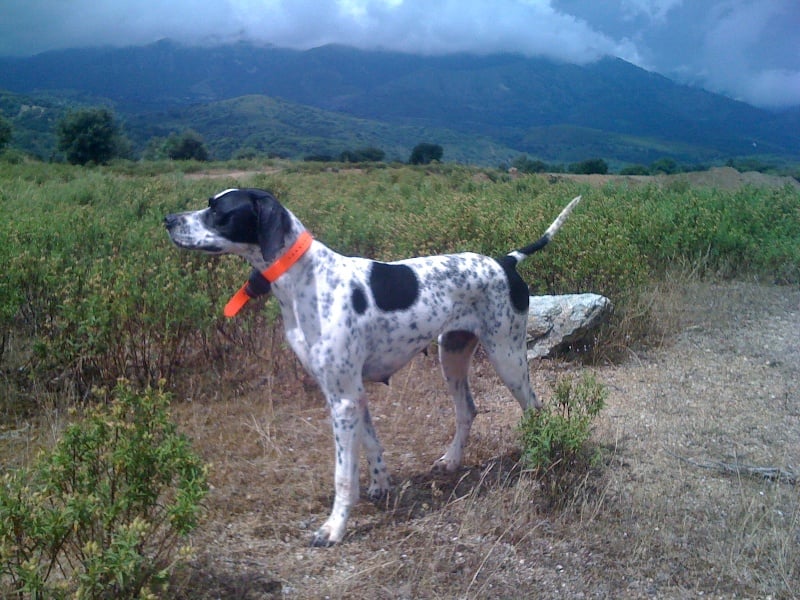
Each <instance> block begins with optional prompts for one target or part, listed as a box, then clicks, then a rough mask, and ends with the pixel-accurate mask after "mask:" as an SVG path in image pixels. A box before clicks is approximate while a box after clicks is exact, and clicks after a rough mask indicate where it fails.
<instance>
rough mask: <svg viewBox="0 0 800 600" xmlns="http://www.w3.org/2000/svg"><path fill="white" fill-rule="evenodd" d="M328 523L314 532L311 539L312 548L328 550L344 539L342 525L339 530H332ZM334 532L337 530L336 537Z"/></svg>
mask: <svg viewBox="0 0 800 600" xmlns="http://www.w3.org/2000/svg"><path fill="white" fill-rule="evenodd" d="M329 521H330V520H329ZM329 521H328V522H326V523H325V524H324V525H323V526H322V527H320V528H319V529H317V530H316V531H315V532H314V536H313V537H312V538H311V546H312V547H313V548H330V547H331V546H334V545H336V544H338V543H339V542H341V541H342V538H344V524H342V526H341V527H340V528H334V527H332V526H331V524H330V522H329ZM335 530H338V535H337V533H336V531H335Z"/></svg>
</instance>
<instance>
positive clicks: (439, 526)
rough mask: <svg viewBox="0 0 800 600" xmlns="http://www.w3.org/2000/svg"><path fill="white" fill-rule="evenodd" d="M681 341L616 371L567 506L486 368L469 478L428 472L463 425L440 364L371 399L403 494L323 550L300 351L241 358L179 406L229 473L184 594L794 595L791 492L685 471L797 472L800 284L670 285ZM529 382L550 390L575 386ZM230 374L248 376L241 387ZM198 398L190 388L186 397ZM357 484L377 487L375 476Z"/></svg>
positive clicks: (413, 370) (602, 376)
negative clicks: (524, 442)
mask: <svg viewBox="0 0 800 600" xmlns="http://www.w3.org/2000/svg"><path fill="white" fill-rule="evenodd" d="M656 302H657V303H659V304H657V305H656V309H657V311H658V312H659V314H661V315H662V317H663V318H664V319H669V320H670V322H671V326H672V327H673V328H674V331H675V332H676V333H675V336H674V337H673V338H671V339H670V340H669V342H668V343H667V344H666V345H665V346H664V347H663V348H660V349H657V350H652V351H648V352H645V353H641V354H638V355H632V356H631V358H630V360H628V361H626V362H625V363H624V364H621V365H614V366H601V367H592V370H593V371H594V372H595V373H596V375H597V377H598V379H599V380H600V381H602V382H604V383H605V384H606V385H607V386H608V388H609V391H610V394H609V400H608V406H607V408H606V409H605V410H604V411H603V413H601V416H600V422H599V424H598V427H597V429H596V431H595V440H596V442H597V443H598V444H600V445H601V446H602V447H603V448H604V460H603V465H602V466H601V467H600V468H599V469H597V470H596V471H594V472H590V473H586V474H583V476H582V477H581V478H580V479H579V481H578V484H577V485H576V486H575V488H574V489H573V490H572V491H571V492H570V497H569V498H565V499H564V502H563V503H562V504H561V505H560V506H555V507H554V506H552V505H551V504H548V503H547V502H545V500H544V498H545V497H546V495H545V494H543V493H542V490H541V489H539V487H538V486H539V484H538V483H537V481H536V480H535V479H534V478H532V477H531V476H530V475H529V474H527V473H524V472H522V470H521V469H520V467H519V465H518V463H517V459H518V456H519V453H518V449H517V443H516V433H515V429H514V428H515V426H516V423H517V421H518V419H519V417H520V413H519V407H518V406H517V404H516V402H514V401H513V399H512V398H511V397H510V394H508V392H507V391H506V390H505V389H504V388H503V387H502V385H501V384H500V383H499V381H498V380H497V378H496V377H495V375H494V373H493V371H492V369H491V367H490V366H489V365H488V363H486V362H484V361H483V360H480V357H479V360H478V361H477V364H476V366H475V369H474V373H473V378H472V379H473V388H474V391H475V396H476V402H477V405H478V409H479V411H480V413H481V414H480V415H479V417H478V419H477V420H476V422H475V426H474V433H473V437H472V440H471V443H470V446H469V448H468V453H467V456H466V460H465V466H464V468H462V469H461V470H460V471H459V472H458V473H457V474H456V475H455V476H453V477H434V476H433V475H431V474H430V473H429V470H428V469H429V466H430V464H431V462H432V461H433V460H434V459H435V458H437V457H438V456H439V455H440V454H441V452H442V451H443V449H444V448H445V446H446V444H447V442H448V441H449V436H450V435H451V433H452V429H453V418H452V408H451V406H450V402H449V399H448V397H447V394H446V391H445V388H444V385H443V384H442V382H441V377H440V375H439V372H438V365H437V359H436V358H435V353H431V354H430V355H429V356H420V357H418V358H417V359H415V360H414V361H413V362H412V363H411V365H409V366H408V367H407V368H406V369H405V370H403V371H401V372H400V373H398V374H397V375H396V376H395V377H394V378H393V379H392V382H391V385H390V386H388V387H386V386H375V387H373V388H372V389H371V390H370V391H371V393H372V397H371V410H372V412H373V415H374V418H375V421H376V427H377V429H378V432H379V435H380V437H381V440H382V442H383V444H384V446H385V447H386V459H387V463H388V464H389V466H390V469H391V473H392V476H393V480H394V483H395V486H396V487H395V491H394V493H393V494H392V495H391V496H390V497H389V498H388V499H386V500H385V501H384V502H383V503H381V504H379V505H374V504H371V503H369V502H368V501H366V500H364V501H362V503H361V504H360V505H359V507H358V508H357V509H356V511H355V514H354V516H353V518H352V520H351V523H350V527H349V532H348V535H347V537H346V538H345V541H344V542H343V543H342V544H341V545H339V546H338V547H335V548H332V549H313V548H309V547H308V541H309V539H310V536H311V533H312V532H313V531H314V529H315V528H316V527H317V526H318V525H319V524H320V523H321V522H322V521H323V520H324V519H325V517H326V516H327V511H328V510H329V507H330V504H331V501H332V494H333V485H332V471H333V468H332V460H333V459H332V440H331V433H330V425H329V422H328V417H327V410H326V409H325V406H324V400H323V399H322V397H321V395H320V394H319V392H317V391H316V389H315V388H314V387H313V385H312V384H311V382H310V381H309V380H308V379H307V378H305V377H304V376H303V374H302V373H301V372H300V368H299V367H298V366H297V364H296V363H295V361H294V359H293V357H292V356H291V354H290V353H289V352H288V351H285V350H284V351H281V353H280V354H279V356H278V358H277V360H275V361H274V362H273V363H272V364H265V363H263V362H261V361H260V360H258V359H253V358H252V357H251V358H247V359H246V358H245V357H238V356H228V357H227V359H226V364H225V365H223V366H222V367H221V368H220V371H219V373H217V374H210V375H209V374H207V375H206V381H204V382H202V388H203V389H204V390H206V389H209V388H208V384H209V379H211V380H213V382H216V385H218V388H217V390H216V392H215V393H214V394H207V393H204V394H203V396H202V397H200V396H198V397H196V398H193V399H192V400H191V401H188V400H186V399H184V401H182V402H179V403H178V404H177V405H176V414H177V416H178V417H179V419H180V421H181V422H182V425H183V427H184V428H185V429H186V430H187V431H188V432H189V433H190V434H191V435H192V436H193V437H194V438H195V439H196V440H197V442H198V444H199V446H200V448H201V450H202V452H203V454H204V455H205V456H206V458H207V459H208V460H209V461H211V462H213V464H214V466H213V469H212V474H211V481H212V483H213V486H214V488H213V490H212V493H211V495H210V498H209V500H208V509H209V513H208V520H207V521H206V523H205V524H204V525H203V526H202V527H201V529H200V530H199V531H198V532H196V534H195V536H194V539H193V543H194V545H195V547H196V549H197V556H196V558H195V560H194V561H193V563H192V565H191V567H190V568H189V569H186V570H184V571H183V572H182V573H181V574H180V575H179V576H178V577H176V580H175V584H174V585H175V588H174V589H175V591H176V592H177V593H178V595H179V596H180V597H184V598H220V597H223V598H277V597H288V598H323V597H330V598H345V597H347V598H370V599H374V598H520V597H530V598H538V597H542V598H550V597H564V598H589V597H591V598H689V597H699V596H700V595H703V596H704V597H712V598H731V597H739V598H752V597H772V598H794V597H797V596H796V594H797V591H796V589H797V587H796V583H795V581H796V580H797V579H798V576H800V499H799V494H798V489H797V487H796V486H794V485H791V484H788V483H781V482H773V481H768V480H762V479H758V478H755V477H753V476H751V475H749V474H747V473H744V472H742V473H740V474H736V473H732V472H730V471H725V470H722V469H715V468H711V469H707V468H701V467H698V466H695V465H692V464H689V463H687V462H686V461H685V460H682V459H689V460H693V461H696V462H700V463H705V462H709V461H722V462H724V463H726V464H733V465H736V464H744V465H754V466H773V467H781V468H785V469H791V470H794V472H795V473H796V472H797V469H798V467H799V466H800V385H799V384H798V373H800V336H798V332H800V290H798V289H797V288H796V287H775V286H766V285H758V284H750V283H719V284H710V283H692V284H686V285H680V286H678V285H675V286H671V288H670V291H664V292H663V293H661V294H659V295H658V297H657V298H656ZM584 368H588V367H582V366H578V365H575V364H566V363H560V362H553V361H544V362H542V363H540V364H538V365H536V366H534V368H533V377H534V385H535V387H536V389H537V390H538V391H539V392H540V394H541V395H542V396H544V397H545V398H547V397H548V396H549V395H550V393H551V391H550V390H551V388H550V383H551V382H553V381H554V380H555V378H556V377H558V376H560V375H561V374H562V373H563V372H571V371H576V372H577V371H580V370H581V369H584ZM234 371H236V372H235V373H234ZM189 395H191V393H190V394H189ZM362 480H363V477H362Z"/></svg>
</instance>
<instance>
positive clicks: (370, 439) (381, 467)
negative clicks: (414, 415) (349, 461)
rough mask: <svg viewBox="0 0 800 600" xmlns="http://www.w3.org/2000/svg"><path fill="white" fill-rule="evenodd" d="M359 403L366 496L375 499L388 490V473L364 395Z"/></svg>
mask: <svg viewBox="0 0 800 600" xmlns="http://www.w3.org/2000/svg"><path fill="white" fill-rule="evenodd" d="M360 403H361V404H363V408H362V411H361V414H362V418H363V423H364V430H363V434H362V443H363V444H364V451H365V453H366V455H367V465H368V467H369V488H368V489H367V496H369V497H370V498H371V499H373V500H377V499H379V498H382V497H383V496H385V495H386V494H387V493H388V492H389V487H390V486H389V473H388V472H387V470H386V463H385V462H384V461H383V447H382V446H381V443H380V442H379V441H378V436H377V434H376V433H375V427H374V426H373V425H372V418H371V417H370V415H369V408H367V399H366V396H362V397H361V401H360Z"/></svg>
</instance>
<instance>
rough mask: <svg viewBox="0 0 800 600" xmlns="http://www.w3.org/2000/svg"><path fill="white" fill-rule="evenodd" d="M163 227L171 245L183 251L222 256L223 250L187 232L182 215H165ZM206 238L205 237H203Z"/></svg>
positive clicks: (217, 245)
mask: <svg viewBox="0 0 800 600" xmlns="http://www.w3.org/2000/svg"><path fill="white" fill-rule="evenodd" d="M164 227H166V229H167V233H168V234H169V237H170V239H171V240H172V243H173V244H175V245H176V246H178V247H179V248H184V249H185V250H197V251H199V252H205V253H207V254H222V253H224V248H223V247H222V246H220V245H219V244H215V243H213V242H211V241H209V240H204V239H198V237H196V236H195V235H193V234H191V233H189V232H188V231H187V229H188V228H187V226H186V221H185V219H183V218H182V215H167V216H166V217H164ZM203 237H206V236H203Z"/></svg>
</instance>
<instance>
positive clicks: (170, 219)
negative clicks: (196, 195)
mask: <svg viewBox="0 0 800 600" xmlns="http://www.w3.org/2000/svg"><path fill="white" fill-rule="evenodd" d="M177 222H178V216H177V215H167V216H166V217H164V226H165V227H166V228H167V229H172V228H173V227H174V226H175V224H176V223H177Z"/></svg>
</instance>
